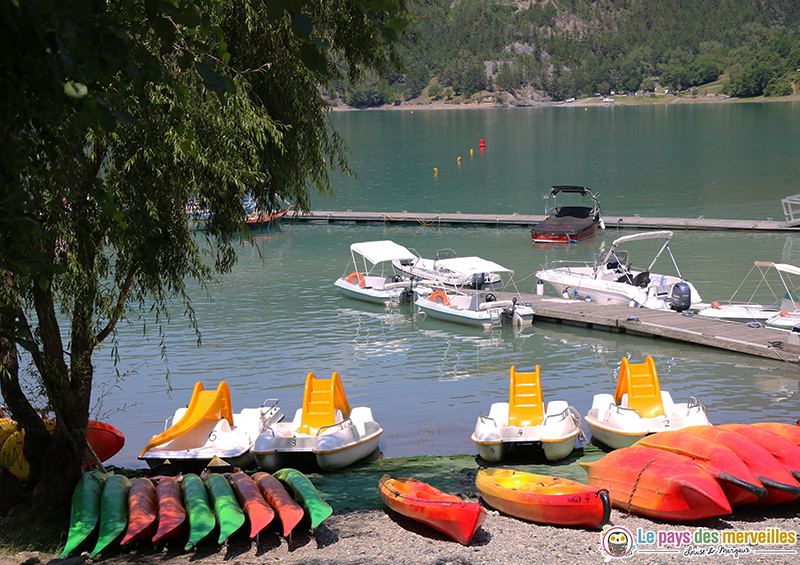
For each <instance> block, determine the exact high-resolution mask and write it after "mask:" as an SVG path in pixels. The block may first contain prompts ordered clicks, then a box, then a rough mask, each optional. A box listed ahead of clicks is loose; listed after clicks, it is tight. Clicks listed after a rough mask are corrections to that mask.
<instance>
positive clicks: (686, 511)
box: [581, 446, 731, 521]
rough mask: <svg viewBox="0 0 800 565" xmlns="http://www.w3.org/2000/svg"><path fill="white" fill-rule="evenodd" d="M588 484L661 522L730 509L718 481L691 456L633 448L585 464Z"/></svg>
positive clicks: (621, 505) (625, 508)
mask: <svg viewBox="0 0 800 565" xmlns="http://www.w3.org/2000/svg"><path fill="white" fill-rule="evenodd" d="M581 466H582V467H583V468H584V469H586V471H587V473H588V474H589V478H588V481H587V483H588V484H589V485H590V486H593V487H596V488H607V489H608V492H609V493H610V494H611V501H612V503H613V505H614V507H615V508H617V509H618V510H620V511H625V512H632V513H634V514H641V515H642V516H649V517H650V518H658V519H660V520H673V521H681V520H700V519H702V518H711V517H714V516H724V515H726V514H730V513H731V506H730V504H729V503H728V499H727V498H726V497H725V493H724V492H723V491H722V489H721V488H720V486H719V484H718V483H717V481H716V480H715V479H714V477H712V476H711V475H709V474H708V473H707V472H706V471H704V470H703V469H701V468H700V467H699V466H698V465H696V464H695V463H694V462H693V461H692V460H691V459H689V458H688V457H684V456H683V455H678V454H676V453H670V452H669V451H662V450H660V449H653V448H651V447H643V446H633V447H627V448H623V449H619V450H617V451H613V452H611V453H609V454H608V455H606V456H605V457H603V458H602V459H600V460H599V461H596V462H594V463H581Z"/></svg>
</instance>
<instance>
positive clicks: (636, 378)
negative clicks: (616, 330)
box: [585, 355, 711, 449]
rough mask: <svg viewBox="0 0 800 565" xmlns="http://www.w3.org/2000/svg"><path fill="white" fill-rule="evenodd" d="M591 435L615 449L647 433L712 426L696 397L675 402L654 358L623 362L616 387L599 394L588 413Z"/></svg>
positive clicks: (587, 418)
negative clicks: (613, 390)
mask: <svg viewBox="0 0 800 565" xmlns="http://www.w3.org/2000/svg"><path fill="white" fill-rule="evenodd" d="M585 420H586V424H587V425H588V426H589V430H590V431H591V432H592V437H594V438H596V439H597V440H598V441H600V442H602V443H604V444H605V445H607V446H609V447H611V448H612V449H620V448H624V447H630V446H631V445H633V444H634V443H636V442H637V441H638V440H640V439H642V438H643V437H645V436H646V435H648V434H651V433H655V432H658V431H662V430H666V429H670V430H674V429H680V428H685V427H689V426H710V425H711V424H710V422H709V421H708V415H707V413H706V407H705V405H704V404H703V403H702V402H700V401H699V400H698V399H697V398H695V397H691V398H690V399H689V401H688V402H685V403H682V404H676V403H675V402H674V401H673V400H672V395H671V394H670V393H669V392H667V391H665V390H661V386H660V384H659V382H658V373H657V372H656V365H655V362H654V361H653V358H652V357H650V356H649V355H648V356H647V358H646V359H645V362H644V363H629V362H628V359H627V358H623V359H622V362H621V363H620V368H619V377H618V380H617V390H616V392H615V394H614V395H613V396H612V395H610V394H596V395H594V399H593V400H592V408H591V409H590V410H589V413H588V414H587V415H586V418H585Z"/></svg>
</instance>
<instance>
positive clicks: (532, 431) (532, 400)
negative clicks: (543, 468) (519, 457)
mask: <svg viewBox="0 0 800 565" xmlns="http://www.w3.org/2000/svg"><path fill="white" fill-rule="evenodd" d="M509 391H510V392H509V401H508V402H495V403H493V404H492V406H491V408H490V409H489V415H488V416H484V415H483V414H481V415H480V416H478V422H477V423H476V424H475V431H474V432H473V433H472V441H473V442H475V445H476V446H477V447H478V455H480V456H481V457H482V458H483V459H485V460H486V461H491V462H498V461H502V460H503V459H504V458H505V457H506V456H507V455H508V453H509V451H511V450H515V451H519V450H520V449H525V448H527V447H529V446H534V447H535V448H540V449H542V451H543V452H544V456H545V457H546V458H547V459H548V460H549V461H558V460H559V459H563V458H565V457H566V456H567V455H569V454H570V453H572V450H573V449H574V448H575V440H576V439H579V440H580V441H583V440H585V439H586V438H585V437H584V435H583V431H582V430H581V417H580V415H578V413H577V412H576V411H575V409H574V408H572V406H570V405H569V404H567V402H566V401H564V400H551V401H550V402H548V403H547V409H546V410H545V403H544V397H543V396H542V381H541V373H540V370H539V365H536V370H535V371H534V372H533V373H517V371H516V368H515V367H514V366H512V367H511V383H510V387H509Z"/></svg>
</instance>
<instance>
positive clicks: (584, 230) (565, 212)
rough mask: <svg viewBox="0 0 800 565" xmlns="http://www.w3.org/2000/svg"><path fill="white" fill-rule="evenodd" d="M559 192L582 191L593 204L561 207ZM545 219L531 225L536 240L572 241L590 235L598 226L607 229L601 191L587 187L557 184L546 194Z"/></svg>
mask: <svg viewBox="0 0 800 565" xmlns="http://www.w3.org/2000/svg"><path fill="white" fill-rule="evenodd" d="M559 194H579V195H580V196H582V197H583V199H584V201H588V202H589V203H590V205H589V206H586V205H581V206H559V205H558V203H557V196H558V195H559ZM545 200H546V202H547V203H546V204H545V215H547V218H545V219H544V220H543V221H541V222H539V223H538V224H536V226H534V227H533V228H531V237H532V238H533V242H534V243H570V242H574V241H580V240H582V239H586V238H589V237H591V236H593V235H594V234H595V232H596V231H597V228H598V226H599V227H600V228H602V229H605V224H604V223H603V219H602V217H601V216H600V201H599V200H598V198H597V194H595V193H593V192H592V191H591V190H589V189H588V188H586V187H583V186H563V185H561V186H553V187H551V189H550V192H548V193H547V194H546V195H545Z"/></svg>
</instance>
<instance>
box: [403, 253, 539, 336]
mask: <svg viewBox="0 0 800 565" xmlns="http://www.w3.org/2000/svg"><path fill="white" fill-rule="evenodd" d="M440 263H441V264H442V265H443V266H444V267H445V268H448V269H450V270H452V271H453V272H459V273H462V274H465V275H474V274H477V273H497V274H498V275H501V274H507V275H508V280H507V281H506V282H505V284H504V288H508V286H509V285H511V286H512V287H513V288H514V290H515V292H514V293H513V294H512V293H505V294H507V295H508V298H507V299H506V298H504V299H503V300H497V295H495V293H494V292H489V291H485V290H468V289H463V288H457V289H455V290H453V289H451V288H448V287H446V286H438V287H436V286H428V287H426V292H417V293H416V299H415V304H416V305H417V306H418V307H419V308H420V310H422V311H423V312H425V314H426V315H428V316H430V317H431V318H436V319H439V320H445V321H448V322H456V323H459V324H467V325H470V326H476V327H479V328H492V327H503V326H521V325H523V324H531V323H532V322H533V308H531V307H530V304H528V303H525V302H523V301H522V299H521V298H520V296H519V291H517V289H516V285H515V284H514V280H513V275H514V271H512V270H510V269H506V268H505V267H503V266H501V265H498V264H497V263H494V262H493V261H487V260H485V259H481V258H480V257H457V258H453V259H443V260H442V261H440ZM428 291H430V292H428Z"/></svg>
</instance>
